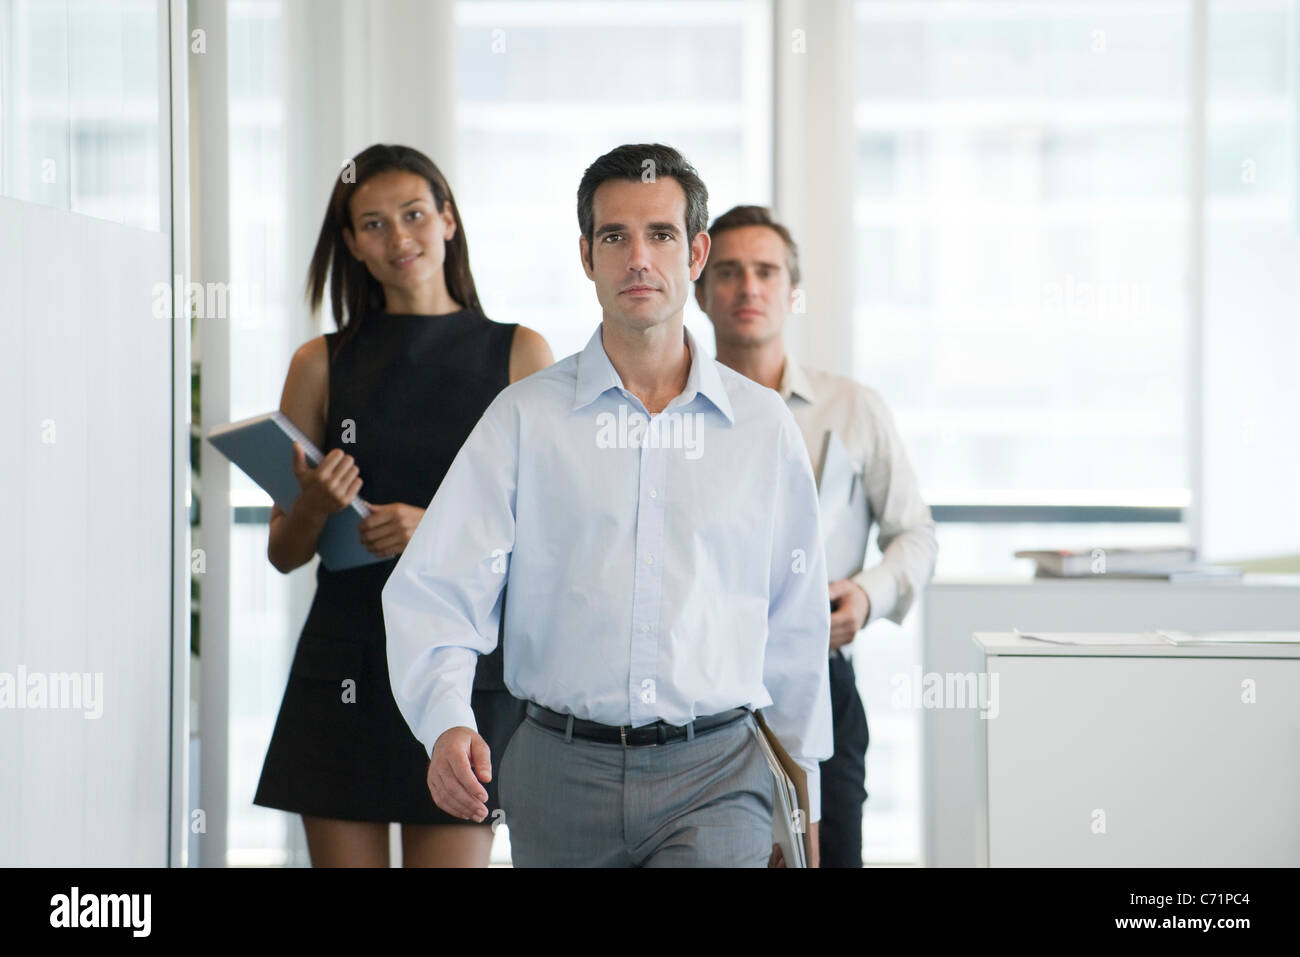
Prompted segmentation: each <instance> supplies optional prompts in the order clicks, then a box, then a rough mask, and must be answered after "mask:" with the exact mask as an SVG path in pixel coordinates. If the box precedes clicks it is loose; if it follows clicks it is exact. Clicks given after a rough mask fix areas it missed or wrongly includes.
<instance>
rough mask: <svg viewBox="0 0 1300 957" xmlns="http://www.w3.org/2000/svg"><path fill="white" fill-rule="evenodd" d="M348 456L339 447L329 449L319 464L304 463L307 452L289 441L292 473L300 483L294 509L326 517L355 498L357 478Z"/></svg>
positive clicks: (359, 483)
mask: <svg viewBox="0 0 1300 957" xmlns="http://www.w3.org/2000/svg"><path fill="white" fill-rule="evenodd" d="M357 472H358V469H357V465H356V462H354V461H353V459H352V456H350V455H345V454H344V453H343V452H342V451H341V450H340V449H331V450H330V452H329V454H328V455H326V456H325V458H323V459H321V463H320V465H318V466H316V467H315V468H312V467H311V466H310V465H308V464H307V454H306V453H305V452H303V450H302V446H301V445H299V444H298V443H297V442H295V443H293V474H294V477H295V478H297V479H298V484H299V485H301V486H302V495H301V496H299V499H298V502H297V503H296V504H295V506H294V507H295V508H304V509H306V510H307V511H309V512H310V513H312V514H313V515H317V516H321V517H323V518H328V517H329V516H331V515H333V514H334V513H335V512H341V511H342V510H343V509H345V508H347V507H348V505H349V504H351V502H352V500H353V499H354V498H356V495H357V491H358V490H359V489H360V488H361V479H360V478H359V477H358V475H357Z"/></svg>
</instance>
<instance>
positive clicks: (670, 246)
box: [578, 177, 709, 331]
mask: <svg viewBox="0 0 1300 957" xmlns="http://www.w3.org/2000/svg"><path fill="white" fill-rule="evenodd" d="M592 212H593V230H592V242H591V244H590V245H588V243H587V238H586V237H585V236H583V237H581V239H580V240H579V242H578V248H579V251H580V252H581V254H582V268H583V269H584V270H585V271H586V273H587V278H588V279H590V280H592V282H594V283H595V284H596V298H597V299H599V300H600V306H601V309H602V310H603V311H604V313H605V316H606V317H607V318H608V319H610V320H611V321H613V322H617V323H619V324H621V325H625V326H627V327H628V328H630V329H633V330H638V331H640V330H644V329H649V328H651V327H653V326H658V325H662V324H663V323H665V322H667V321H668V320H669V319H671V318H672V317H673V316H674V315H678V314H680V313H681V311H682V306H684V305H685V304H686V296H687V294H688V293H689V291H690V286H691V283H692V282H693V281H694V280H695V279H696V278H697V277H698V276H699V274H700V270H701V269H702V268H703V267H704V261H705V259H706V258H707V256H708V254H709V237H708V234H707V233H704V232H700V233H698V234H697V235H696V236H695V237H694V240H693V241H692V240H690V239H688V237H687V235H686V193H685V191H684V190H683V189H682V187H681V184H680V183H678V182H677V180H675V179H672V178H671V177H660V178H658V179H656V180H655V181H654V182H652V183H643V182H640V181H628V180H613V179H611V180H606V181H605V182H603V183H601V184H600V186H598V187H597V188H596V193H595V195H594V196H593V197H592Z"/></svg>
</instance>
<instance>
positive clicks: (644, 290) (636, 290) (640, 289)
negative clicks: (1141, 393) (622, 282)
mask: <svg viewBox="0 0 1300 957" xmlns="http://www.w3.org/2000/svg"><path fill="white" fill-rule="evenodd" d="M657 291H658V290H656V289H655V288H654V286H628V287H627V288H626V289H624V290H623V292H625V293H627V294H629V295H633V296H644V295H647V294H649V293H652V292H657Z"/></svg>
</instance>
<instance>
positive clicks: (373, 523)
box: [358, 502, 424, 558]
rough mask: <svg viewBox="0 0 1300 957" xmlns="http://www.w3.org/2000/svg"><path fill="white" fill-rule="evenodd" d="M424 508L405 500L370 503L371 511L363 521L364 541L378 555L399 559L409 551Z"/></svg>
mask: <svg viewBox="0 0 1300 957" xmlns="http://www.w3.org/2000/svg"><path fill="white" fill-rule="evenodd" d="M422 518H424V509H422V508H416V507H415V506H414V505H407V504H405V503H404V502H390V503H389V504H387V505H375V504H374V503H371V504H370V514H369V515H367V516H366V517H365V518H363V519H362V520H361V524H360V525H359V526H358V528H359V529H360V530H361V544H362V545H364V546H366V548H367V549H369V550H370V554H372V555H375V556H377V557H379V558H396V557H397V556H398V555H400V554H402V552H404V551H405V550H406V545H407V543H408V542H409V541H410V540H411V536H412V535H414V534H415V527H416V526H417V525H419V524H420V519H422Z"/></svg>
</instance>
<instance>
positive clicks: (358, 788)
mask: <svg viewBox="0 0 1300 957" xmlns="http://www.w3.org/2000/svg"><path fill="white" fill-rule="evenodd" d="M500 655H501V648H500V646H498V647H497V650H496V651H495V652H494V653H493V655H489V656H488V657H487V658H484V659H481V661H480V670H481V671H482V670H485V669H486V670H496V669H498V668H499V663H497V662H492V661H491V659H492V658H493V657H498V658H499V656H500ZM470 704H471V707H472V708H473V710H474V718H475V721H476V722H477V723H478V730H479V734H481V735H482V736H483V738H484V740H486V741H487V744H488V747H489V748H490V749H491V752H492V780H491V781H490V782H488V783H487V784H486V785H484V787H485V789H486V791H487V792H488V800H487V806H488V817H487V818H486V819H485V821H484V822H483V823H484V824H485V825H486V824H491V823H492V812H493V811H495V810H496V809H497V808H498V807H499V805H498V803H497V779H498V777H499V774H500V772H499V762H500V760H501V756H502V755H503V754H505V750H506V745H507V744H508V743H509V741H510V737H511V735H513V734H514V732H515V729H516V728H518V727H519V725H520V723H521V722H522V721H523V718H524V702H522V701H520V700H519V699H517V698H515V697H514V696H513V695H511V694H510V692H509V691H505V690H497V689H493V688H475V690H474V692H473V695H472V697H471V700H470ZM428 769H429V756H428V755H427V754H426V753H425V751H424V747H423V746H422V745H421V744H420V742H419V740H418V739H417V738H416V737H415V735H414V734H412V733H411V729H410V727H409V726H408V725H407V723H406V719H405V718H403V717H402V714H401V712H400V711H399V710H398V709H397V702H395V701H394V700H393V692H392V687H391V685H390V684H389V680H388V665H387V660H386V658H385V655H384V646H383V641H382V638H381V640H380V641H377V642H376V641H373V640H372V641H366V640H364V639H363V640H358V639H357V637H356V636H355V635H354V636H350V637H344V636H332V635H322V634H319V633H309V632H304V633H303V635H302V637H301V638H300V639H299V641H298V650H297V653H296V654H295V655H294V660H293V667H292V669H291V670H290V674H289V684H288V687H287V688H286V689H285V692H284V700H283V702H282V703H281V705H280V714H279V717H278V718H277V719H276V722H275V730H274V732H272V735H271V744H270V746H269V747H268V748H267V752H266V760H265V762H264V763H263V765H262V776H261V780H260V781H259V782H258V785H257V794H256V796H255V797H254V798H253V803H254V804H258V805H261V806H262V807H271V808H278V809H279V810H282V811H292V812H294V813H297V814H306V815H311V816H313V817H324V818H334V819H337V820H345V821H385V822H398V823H402V824H472V823H473V822H471V821H466V820H464V819H462V818H458V817H453V816H452V815H450V814H448V813H446V812H445V811H443V810H442V809H441V808H439V807H438V806H437V805H436V804H434V803H433V797H432V796H431V795H430V794H429V786H428V783H427V775H428Z"/></svg>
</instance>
